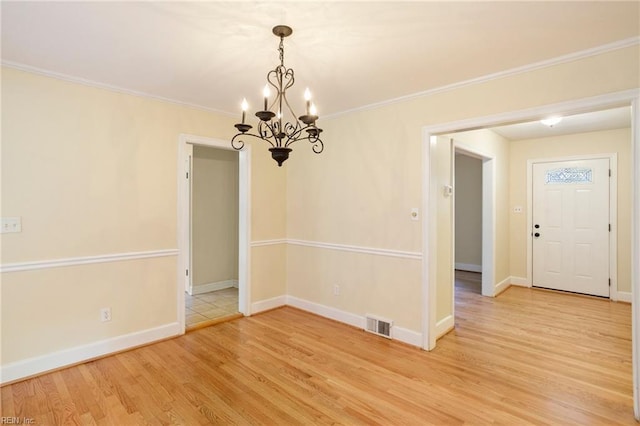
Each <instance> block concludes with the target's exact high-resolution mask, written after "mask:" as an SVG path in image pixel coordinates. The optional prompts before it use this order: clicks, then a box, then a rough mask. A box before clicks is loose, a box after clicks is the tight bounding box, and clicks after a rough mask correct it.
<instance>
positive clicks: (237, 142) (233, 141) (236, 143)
mask: <svg viewBox="0 0 640 426" xmlns="http://www.w3.org/2000/svg"><path fill="white" fill-rule="evenodd" d="M242 136H251V137H252V138H256V139H260V140H261V141H265V142H267V143H268V144H269V145H271V146H272V147H274V148H276V147H277V146H276V145H274V144H273V142H271V141H270V140H269V139H267V138H265V137H262V136H260V135H256V134H253V133H238V134H237V135H235V136H234V137H233V138H232V139H231V147H232V148H233V149H235V150H237V151H240V150H241V149H242V148H244V141H243V140H240V139H238V140H236V138H241V137H242Z"/></svg>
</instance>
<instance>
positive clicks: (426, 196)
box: [422, 128, 455, 351]
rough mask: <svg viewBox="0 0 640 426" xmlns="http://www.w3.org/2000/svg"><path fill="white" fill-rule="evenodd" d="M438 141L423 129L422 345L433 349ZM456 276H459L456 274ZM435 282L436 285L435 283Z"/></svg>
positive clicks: (434, 335) (434, 343) (427, 348)
mask: <svg viewBox="0 0 640 426" xmlns="http://www.w3.org/2000/svg"><path fill="white" fill-rule="evenodd" d="M436 143H437V139H436V137H435V136H432V135H431V134H429V132H428V129H426V128H425V129H423V131H422V339H423V342H422V348H423V349H425V350H428V351H430V350H432V349H434V348H435V347H436V308H435V307H436V300H437V299H436V297H437V294H436V286H435V282H436V280H435V270H436V269H435V268H432V267H431V265H432V264H434V262H435V261H436V260H437V259H432V256H433V254H432V251H433V252H434V253H435V250H431V247H435V245H436V235H437V234H436V230H437V224H436V221H435V218H436V212H435V208H434V204H435V203H432V202H431V198H432V197H434V196H435V193H434V188H432V187H433V183H432V182H431V149H432V147H433V145H434V144H436ZM454 278H455V277H454ZM432 283H433V285H431V284H432Z"/></svg>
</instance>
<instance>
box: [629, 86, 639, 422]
mask: <svg viewBox="0 0 640 426" xmlns="http://www.w3.org/2000/svg"><path fill="white" fill-rule="evenodd" d="M631 140H632V142H631V157H632V159H631V161H632V167H631V194H632V196H631V203H632V204H631V205H632V208H631V300H632V302H631V310H632V315H631V318H632V324H633V326H632V337H631V341H632V345H631V347H632V350H633V410H634V414H635V418H636V420H640V389H639V388H638V387H639V386H640V353H639V352H640V262H638V259H640V184H638V182H640V95H636V96H635V98H634V99H633V100H632V101H631Z"/></svg>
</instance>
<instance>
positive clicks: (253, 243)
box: [250, 238, 287, 247]
mask: <svg viewBox="0 0 640 426" xmlns="http://www.w3.org/2000/svg"><path fill="white" fill-rule="evenodd" d="M286 243H287V239H286V238H279V239H275V240H259V241H251V244H250V246H251V247H264V246H275V245H278V244H286Z"/></svg>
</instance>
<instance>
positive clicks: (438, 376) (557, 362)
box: [0, 275, 635, 426]
mask: <svg viewBox="0 0 640 426" xmlns="http://www.w3.org/2000/svg"><path fill="white" fill-rule="evenodd" d="M470 276H471V277H473V276H472V275H470ZM478 285H479V281H478V280H474V279H469V280H466V281H465V280H464V279H463V280H461V281H460V282H459V285H458V286H457V288H456V328H455V329H454V330H453V331H452V332H450V333H449V334H447V335H446V336H444V337H443V338H442V339H440V340H439V341H438V347H437V348H436V349H435V350H434V351H432V352H424V351H421V350H419V349H417V348H414V347H410V346H408V345H404V344H401V343H398V342H395V341H390V340H387V339H383V338H380V337H378V336H375V335H372V334H370V333H366V332H364V331H362V330H358V329H355V328H353V327H349V326H346V325H343V324H339V323H337V322H334V321H331V320H328V319H325V318H321V317H317V316H315V315H312V314H309V313H306V312H303V311H300V310H298V309H294V308H281V309H276V310H273V311H270V312H267V313H264V314H261V315H256V316H253V317H250V318H242V319H237V320H234V321H231V322H227V323H223V324H217V325H215V326H212V327H208V328H203V329H201V330H197V331H194V332H191V333H188V334H187V335H184V336H181V337H179V338H176V339H172V340H168V341H164V342H160V343H157V344H154V345H151V346H146V347H142V348H138V349H135V350H132V351H129V352H125V353H121V354H117V355H114V356H112V357H108V358H103V359H100V360H96V361H92V362H89V363H86V364H83V365H79V366H75V367H71V368H69V369H66V370H60V371H57V372H54V373H51V374H47V375H43V376H40V377H36V378H33V379H29V380H25V381H23V382H19V383H15V384H13V385H8V386H5V387H2V388H1V389H0V393H1V394H2V395H1V401H2V409H1V410H0V411H1V412H2V416H21V417H28V418H33V419H34V420H35V422H36V423H37V424H87V425H118V426H119V425H138V424H145V425H147V424H148V425H169V424H177V425H181V424H182V425H207V424H241V425H253V424H264V425H276V424H277V425H284V424H287V425H288V424H304V425H308V424H345V425H360V424H367V425H368V424H382V425H398V424H402V425H424V424H440V425H441V424H448V425H449V424H451V425H455V424H489V423H497V424H507V425H515V424H517V425H527V424H531V425H541V424H549V425H558V424H562V425H565V424H576V425H578V424H579V425H582V424H606V425H614V424H635V420H634V418H633V401H632V365H631V309H630V305H627V304H618V303H614V302H610V301H607V300H603V299H597V298H588V297H581V296H574V295H569V294H563V293H557V292H549V291H541V290H534V289H527V288H518V287H512V288H510V289H508V290H507V291H505V292H504V293H502V294H501V295H500V296H499V297H497V298H485V297H482V296H481V295H480V294H479V287H478Z"/></svg>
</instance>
